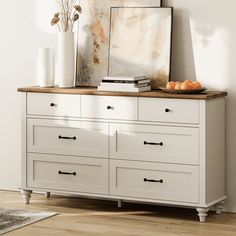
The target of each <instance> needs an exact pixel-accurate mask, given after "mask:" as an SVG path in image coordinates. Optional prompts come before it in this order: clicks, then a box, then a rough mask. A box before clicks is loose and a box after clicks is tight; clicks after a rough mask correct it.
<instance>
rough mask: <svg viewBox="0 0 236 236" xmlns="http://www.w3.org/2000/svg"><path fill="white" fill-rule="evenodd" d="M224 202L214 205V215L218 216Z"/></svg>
mask: <svg viewBox="0 0 236 236" xmlns="http://www.w3.org/2000/svg"><path fill="white" fill-rule="evenodd" d="M224 203H225V202H224V201H222V202H219V203H217V204H216V206H215V207H216V214H217V215H220V214H221V213H222V209H223V205H224Z"/></svg>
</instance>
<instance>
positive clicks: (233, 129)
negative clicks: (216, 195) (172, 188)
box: [164, 0, 236, 212]
mask: <svg viewBox="0 0 236 236" xmlns="http://www.w3.org/2000/svg"><path fill="white" fill-rule="evenodd" d="M164 5H165V6H173V7H174V9H175V11H174V12H175V17H174V21H175V22H174V35H173V36H174V37H173V55H172V75H173V77H172V78H173V79H175V80H184V79H187V78H190V79H192V78H194V79H197V80H200V81H201V82H203V84H204V85H205V86H207V87H209V88H211V89H217V90H227V92H228V97H227V102H226V193H227V195H228V200H227V202H226V210H228V211H231V212H236V189H235V184H236V182H235V167H236V159H235V153H236V146H235V140H236V125H235V120H236V109H235V108H236V105H235V104H236V80H235V77H236V70H235V61H236V43H235V42H236V28H235V24H234V22H233V20H232V19H234V17H235V7H236V2H235V0H228V1H227V5H224V4H223V3H222V1H215V0H208V1H204V0H199V1H195V0H189V1H185V0H178V1H177V0H164ZM189 22H190V23H189ZM186 67H189V68H188V69H186Z"/></svg>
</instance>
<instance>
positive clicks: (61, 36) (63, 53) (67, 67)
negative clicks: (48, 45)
mask: <svg viewBox="0 0 236 236" xmlns="http://www.w3.org/2000/svg"><path fill="white" fill-rule="evenodd" d="M74 52H75V46H74V32H59V33H58V69H57V72H58V85H59V87H64V88H70V87H74V85H75V65H74V64H75V53H74Z"/></svg>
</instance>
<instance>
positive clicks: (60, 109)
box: [27, 93, 80, 117]
mask: <svg viewBox="0 0 236 236" xmlns="http://www.w3.org/2000/svg"><path fill="white" fill-rule="evenodd" d="M27 114H28V115H43V116H71V117H80V95H70V94H46V93H28V94H27Z"/></svg>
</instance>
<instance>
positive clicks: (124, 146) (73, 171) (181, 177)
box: [18, 87, 226, 222]
mask: <svg viewBox="0 0 236 236" xmlns="http://www.w3.org/2000/svg"><path fill="white" fill-rule="evenodd" d="M18 91H21V92H23V93H22V96H23V103H22V111H23V116H22V122H23V123H22V127H23V129H22V134H23V136H22V140H23V149H22V150H23V153H22V186H21V188H22V193H23V197H24V200H25V203H29V199H30V195H31V193H32V191H33V190H35V191H45V192H46V195H47V196H49V194H50V192H54V193H65V194H74V195H83V196H88V197H101V198H106V199H117V200H118V203H119V206H121V201H138V202H146V203H156V204H167V205H173V206H180V207H181V206H182V207H192V208H196V209H197V211H198V215H199V218H200V221H201V222H204V221H205V219H206V216H207V212H208V210H209V208H210V207H212V206H214V207H215V209H216V213H219V214H220V213H221V210H222V206H223V203H224V200H225V199H226V196H225V96H226V93H225V92H209V93H207V94H201V95H173V94H164V93H161V92H145V93H136V94H135V93H109V92H98V91H96V90H95V89H56V88H55V89H53V88H52V89H43V88H36V87H32V88H21V89H18Z"/></svg>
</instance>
